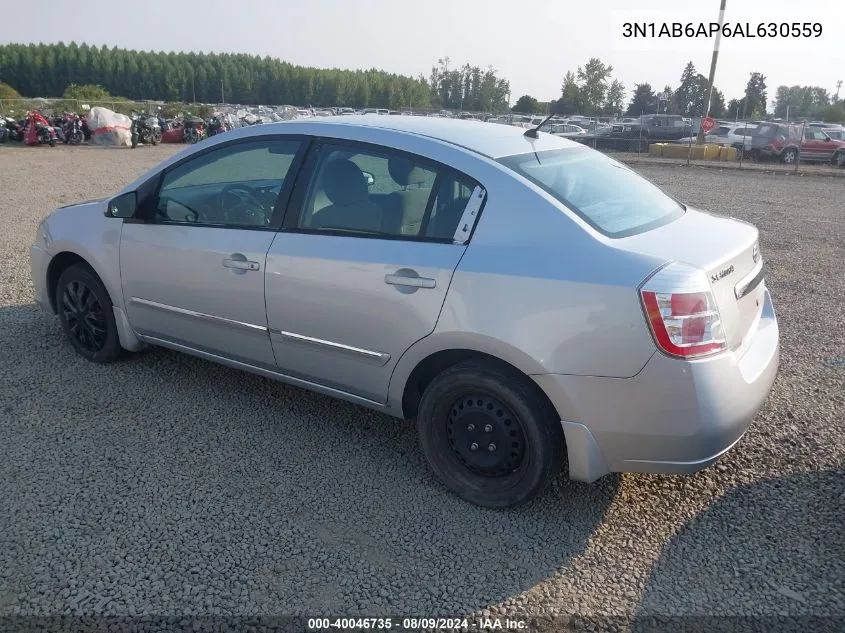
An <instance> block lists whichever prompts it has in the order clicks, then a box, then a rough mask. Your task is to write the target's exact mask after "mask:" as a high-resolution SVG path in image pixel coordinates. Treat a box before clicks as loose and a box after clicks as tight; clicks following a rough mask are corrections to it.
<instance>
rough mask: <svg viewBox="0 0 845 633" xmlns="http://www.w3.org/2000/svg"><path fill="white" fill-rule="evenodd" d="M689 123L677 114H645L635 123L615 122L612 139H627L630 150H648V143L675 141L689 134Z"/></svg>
mask: <svg viewBox="0 0 845 633" xmlns="http://www.w3.org/2000/svg"><path fill="white" fill-rule="evenodd" d="M691 133H692V132H691V127H690V124H689V123H687V122H685V121H684V119H683V118H682V117H681V116H680V115H678V114H645V115H643V116H641V117H640V118H639V119H638V120H637V121H636V122H635V123H616V124H614V126H613V130H612V131H611V134H610V135H611V137H613V138H614V139H626V140H628V143H627V145H628V149H629V150H631V151H634V152H635V151H637V150H639V151H643V152H645V151H648V144H649V143H655V142H658V141H677V140H678V139H681V138H684V137H685V136H690V134H691Z"/></svg>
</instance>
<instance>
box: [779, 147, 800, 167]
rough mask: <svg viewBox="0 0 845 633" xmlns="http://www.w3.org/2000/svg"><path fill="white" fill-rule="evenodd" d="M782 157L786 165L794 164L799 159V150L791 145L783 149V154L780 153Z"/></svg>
mask: <svg viewBox="0 0 845 633" xmlns="http://www.w3.org/2000/svg"><path fill="white" fill-rule="evenodd" d="M780 159H781V160H782V161H783V162H784V164H786V165H794V164H795V162H796V161H797V160H798V150H797V149H795V148H794V147H790V148H788V149H785V150H784V151H783V154H781V155H780Z"/></svg>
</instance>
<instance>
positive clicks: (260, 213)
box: [220, 182, 272, 226]
mask: <svg viewBox="0 0 845 633" xmlns="http://www.w3.org/2000/svg"><path fill="white" fill-rule="evenodd" d="M228 196H231V197H233V198H235V199H237V203H236V204H234V205H233V206H228V205H227V204H226V198H227V197H228ZM220 211H221V213H222V214H223V217H225V218H226V220H228V221H230V222H232V221H234V222H236V223H237V224H249V225H259V226H266V225H268V224H270V214H271V212H272V209H270V207H269V206H268V205H267V203H266V202H265V201H264V199H263V196H262V195H261V192H260V191H258V190H257V189H255V188H254V187H251V186H249V185H246V184H243V183H239V182H238V183H233V184H231V185H226V186H225V187H223V190H222V191H221V192H220Z"/></svg>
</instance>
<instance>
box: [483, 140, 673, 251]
mask: <svg viewBox="0 0 845 633" xmlns="http://www.w3.org/2000/svg"><path fill="white" fill-rule="evenodd" d="M498 161H499V162H500V163H502V164H503V165H505V166H506V167H509V168H510V169H512V170H513V171H515V172H516V173H518V174H520V175H521V176H524V177H525V178H527V179H528V180H530V181H531V182H533V183H534V184H536V185H538V186H539V187H540V188H542V189H543V190H545V191H546V192H548V193H550V194H551V195H552V196H554V197H555V198H557V199H558V200H560V201H561V202H562V203H563V204H565V205H566V206H567V207H568V208H569V209H571V210H572V211H574V212H575V213H577V214H578V215H579V216H580V217H581V218H583V219H584V220H585V221H586V222H587V223H589V224H590V225H592V226H593V227H594V228H596V229H597V230H598V231H600V232H601V233H603V234H605V235H607V236H608V237H626V236H628V235H634V234H636V233H642V232H644V231H648V230H650V229H652V228H656V227H658V226H662V225H663V224H666V223H668V222H671V221H672V220H674V219H676V218H679V217H680V216H682V215H683V214H684V211H685V210H684V207H683V206H681V205H680V204H679V203H678V202H676V201H675V200H674V199H672V198H670V197H669V196H668V195H666V194H665V193H663V191H662V190H661V189H660V188H659V187H657V186H656V185H654V184H652V183H651V182H650V181H648V180H646V179H645V178H643V177H642V176H640V175H639V174H637V173H636V172H634V171H633V170H631V169H629V168H628V167H626V166H625V165H623V164H622V163H619V162H617V161H615V160H613V159H612V158H609V157H607V156H605V155H604V154H602V153H600V152H597V151H594V150H592V149H590V148H588V147H568V148H564V149H555V150H547V151H544V152H536V153H535V152H532V153H529V154H517V155H515V156H506V157H504V158H500V159H498Z"/></svg>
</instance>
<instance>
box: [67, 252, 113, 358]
mask: <svg viewBox="0 0 845 633" xmlns="http://www.w3.org/2000/svg"><path fill="white" fill-rule="evenodd" d="M56 307H57V308H58V312H59V321H60V322H61V324H62V330H64V333H65V336H67V338H68V340H69V341H70V342H71V344H72V345H73V347H74V348H75V349H76V351H77V352H79V353H80V354H81V355H82V356H83V357H85V358H87V359H88V360H90V361H93V362H95V363H108V362H111V361H113V360H115V359H116V358H117V357H118V356H120V353H121V347H120V341H119V339H118V337H117V326H116V324H115V321H114V312H113V310H112V302H111V299H110V298H109V293H108V292H107V291H106V288H105V286H103V283H102V282H101V281H100V279H99V278H98V277H97V275H96V274H95V273H94V271H93V270H91V269H90V268H89V267H88V266H86V265H85V264H74V265H73V266H70V267H69V268H67V270H65V271H64V272H63V273H62V274H61V276H60V277H59V282H58V284H56Z"/></svg>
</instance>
